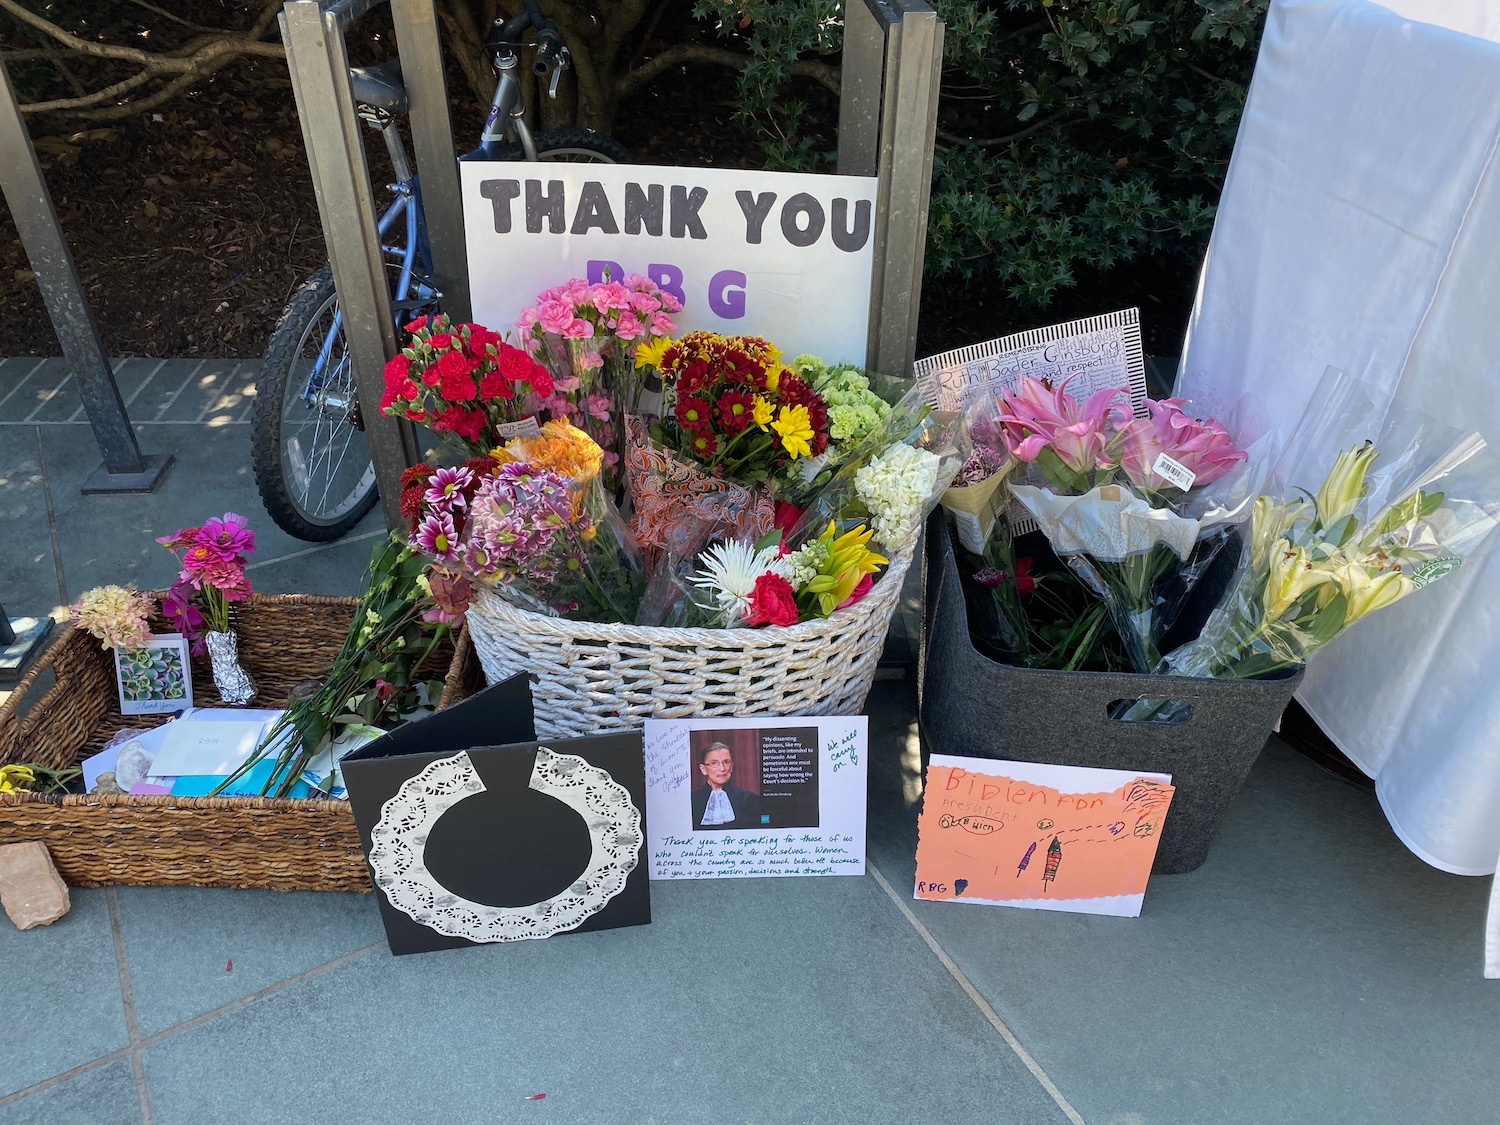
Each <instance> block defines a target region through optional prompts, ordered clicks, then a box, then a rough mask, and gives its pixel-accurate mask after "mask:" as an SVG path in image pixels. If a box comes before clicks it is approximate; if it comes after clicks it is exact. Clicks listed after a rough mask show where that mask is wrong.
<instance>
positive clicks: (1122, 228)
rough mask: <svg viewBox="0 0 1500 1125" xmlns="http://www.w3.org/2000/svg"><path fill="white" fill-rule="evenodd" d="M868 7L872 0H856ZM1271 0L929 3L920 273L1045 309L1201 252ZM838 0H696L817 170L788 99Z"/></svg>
mask: <svg viewBox="0 0 1500 1125" xmlns="http://www.w3.org/2000/svg"><path fill="white" fill-rule="evenodd" d="M851 2H862V0H851ZM1266 5H1267V0H1137V2H1133V3H1121V2H1111V0H998V2H993V3H980V2H977V0H933V7H934V8H936V9H937V11H938V14H939V15H940V16H941V17H942V19H943V21H944V23H945V24H946V28H947V30H946V36H945V40H944V60H943V61H944V70H943V85H942V100H941V102H940V106H939V115H938V116H939V122H938V132H939V142H938V153H937V157H936V162H935V163H936V166H935V171H934V177H933V194H932V207H931V211H930V225H929V230H928V242H927V269H928V271H929V272H930V273H933V274H957V275H959V276H962V277H965V278H972V277H976V276H980V275H983V276H985V277H988V278H990V279H991V280H992V281H993V282H995V283H996V284H997V285H999V286H1002V287H1003V288H1004V289H1006V290H1007V291H1008V292H1009V293H1010V294H1011V295H1012V296H1013V297H1015V298H1017V299H1020V300H1024V301H1027V302H1031V303H1036V304H1041V303H1044V302H1046V301H1047V300H1048V298H1049V297H1051V296H1052V294H1053V293H1054V292H1056V291H1057V290H1058V289H1061V288H1066V287H1068V286H1070V285H1072V284H1073V282H1074V269H1075V267H1077V266H1078V265H1080V264H1087V265H1091V266H1095V267H1098V268H1101V269H1107V268H1108V267H1110V266H1111V265H1114V264H1116V263H1118V262H1122V261H1127V260H1129V259H1130V258H1133V257H1135V256H1136V255H1139V254H1142V253H1146V252H1156V253H1161V252H1165V253H1180V254H1185V255H1192V256H1196V255H1198V254H1201V252H1202V249H1203V246H1204V244H1205V242H1206V240H1207V236H1208V231H1209V229H1210V227H1211V224H1212V222H1213V214H1214V204H1215V201H1216V200H1217V197H1218V194H1219V190H1220V188H1221V186H1222V182H1223V175H1224V170H1225V167H1226V166H1227V164H1228V160H1229V153H1230V150H1231V148H1232V147H1233V143H1234V134H1235V129H1236V126H1237V124H1238V121H1239V114H1240V110H1241V108H1242V107H1243V105H1244V98H1245V89H1246V85H1247V84H1248V82H1249V77H1250V72H1251V69H1252V67H1253V65H1254V54H1255V42H1256V39H1257V36H1258V30H1259V25H1260V20H1261V18H1262V16H1263V15H1264V12H1265V9H1266ZM842 7H843V6H842V4H840V3H837V2H835V0H732V2H727V3H726V2H724V0H697V2H696V5H695V14H697V15H698V16H699V17H700V18H710V19H715V20H716V21H717V23H718V26H719V28H720V31H721V32H722V33H723V34H725V35H734V36H740V37H743V39H744V42H745V46H746V47H747V49H748V50H749V51H750V53H751V54H752V56H753V59H754V61H753V63H752V64H751V65H750V66H747V67H746V68H745V69H744V70H743V71H742V72H741V74H740V79H739V82H740V86H739V93H740V98H741V109H740V113H741V116H742V117H743V118H744V119H746V120H749V121H753V122H755V123H756V124H757V125H758V126H759V127H760V128H761V129H762V130H763V132H764V134H765V137H766V142H767V145H766V147H767V155H768V158H769V159H770V160H771V162H772V163H775V164H780V165H782V166H792V167H820V166H823V161H825V160H826V159H827V154H825V153H820V152H818V151H817V147H816V145H814V144H813V143H812V142H810V141H809V140H808V139H807V138H805V137H803V136H802V135H801V122H802V115H803V114H804V113H805V107H804V106H803V105H802V104H801V103H800V102H798V101H796V100H795V99H788V98H787V97H786V93H787V89H788V86H789V79H790V74H791V66H792V64H793V63H794V61H795V60H796V59H797V57H798V56H799V55H804V56H805V55H807V54H808V53H816V54H821V55H827V54H830V53H832V52H834V51H836V50H837V49H838V47H839V45H840V43H841V40H842Z"/></svg>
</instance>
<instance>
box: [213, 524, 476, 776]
mask: <svg viewBox="0 0 1500 1125" xmlns="http://www.w3.org/2000/svg"><path fill="white" fill-rule="evenodd" d="M427 566H428V560H427V559H425V558H424V557H423V556H422V555H421V554H420V553H418V552H417V551H416V550H414V549H413V548H412V547H411V545H410V544H408V543H407V542H405V540H404V539H403V538H402V537H401V536H400V535H395V534H393V535H391V536H389V537H388V538H386V539H383V540H381V542H380V543H379V544H378V545H377V546H376V548H375V551H374V553H373V554H372V555H371V557H370V564H369V566H368V568H367V569H366V571H365V575H364V581H363V583H362V590H361V593H360V598H359V604H358V605H357V606H356V607H355V610H354V619H353V621H352V622H351V624H350V626H349V631H348V633H346V634H345V636H344V641H343V644H342V645H341V646H340V647H339V651H338V653H337V655H335V656H334V658H333V661H332V663H331V664H330V665H329V667H328V668H327V669H325V670H324V671H323V674H322V679H321V682H320V683H319V684H318V685H317V687H316V689H315V690H313V691H311V692H309V693H307V694H303V695H296V694H294V695H293V698H292V699H291V701H290V702H288V704H287V707H286V710H285V711H284V712H282V714H281V716H280V718H278V719H277V720H276V722H275V723H273V724H272V726H271V729H270V730H269V731H268V732H267V733H266V736H265V737H264V738H263V739H262V740H261V743H260V745H259V746H258V747H256V750H255V752H254V753H253V754H252V755H251V756H250V757H249V758H248V759H247V760H246V761H245V763H244V765H242V766H241V767H240V768H239V769H237V770H236V771H235V772H234V773H233V774H231V775H230V776H229V777H227V778H225V779H224V780H223V781H222V782H220V783H219V785H218V786H217V787H216V788H215V789H214V793H220V792H222V791H223V790H225V789H226V788H228V787H229V786H230V785H232V784H233V783H234V782H236V781H238V780H239V779H240V778H241V777H243V776H244V775H245V774H246V773H248V772H249V771H250V769H251V768H252V767H253V766H255V765H256V764H257V763H258V762H261V761H263V760H265V759H267V758H269V757H270V756H271V755H272V754H274V755H275V759H274V760H275V765H274V767H273V769H272V770H271V773H270V776H269V777H268V778H267V780H266V783H265V785H264V787H263V788H262V789H261V792H262V794H266V795H271V796H276V797H285V796H287V795H288V794H290V793H291V791H292V788H293V787H294V786H295V785H296V784H297V783H298V781H300V780H302V779H303V774H304V771H306V770H308V769H309V768H310V767H311V766H313V765H314V764H318V763H326V767H327V769H328V770H329V771H330V772H331V770H332V766H333V764H334V756H335V754H336V753H337V751H338V749H339V746H340V745H344V746H346V748H348V749H352V748H353V744H352V743H350V742H349V740H348V739H347V738H346V737H345V731H346V730H347V729H348V728H350V727H356V728H358V727H380V728H382V729H386V730H390V729H394V728H395V727H397V726H400V725H401V724H402V723H404V722H406V721H408V719H410V718H412V717H415V715H417V714H419V713H421V711H422V709H423V707H424V705H425V706H436V704H437V701H438V699H439V697H440V696H441V694H442V682H441V676H442V670H441V669H440V668H437V667H435V666H434V664H433V657H434V654H435V653H436V651H437V649H438V646H439V645H440V644H441V643H442V640H443V638H444V637H445V636H446V635H447V634H448V631H449V627H450V625H451V624H453V623H455V622H457V621H461V620H462V619H463V612H464V609H465V608H467V594H466V591H465V590H464V589H463V588H462V586H461V585H459V584H458V583H457V582H455V581H454V580H453V578H452V576H449V577H446V578H445V577H441V576H437V575H434V576H433V577H432V578H431V579H429V578H428V577H427V575H426V574H425V571H426V570H427ZM316 772H317V773H318V774H319V775H320V776H321V774H322V772H323V770H322V769H320V770H318V771H316ZM319 787H320V788H322V789H324V790H327V789H329V788H330V785H329V784H327V783H325V784H323V785H321V786H319Z"/></svg>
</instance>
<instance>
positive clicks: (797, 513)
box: [772, 500, 803, 554]
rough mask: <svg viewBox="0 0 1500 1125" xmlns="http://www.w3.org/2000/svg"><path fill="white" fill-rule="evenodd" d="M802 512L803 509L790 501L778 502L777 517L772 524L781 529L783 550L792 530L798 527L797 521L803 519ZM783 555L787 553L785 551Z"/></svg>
mask: <svg viewBox="0 0 1500 1125" xmlns="http://www.w3.org/2000/svg"><path fill="white" fill-rule="evenodd" d="M802 511H803V509H801V508H799V507H797V505H795V504H793V503H792V502H791V501H790V500H778V501H776V517H775V519H774V520H773V521H772V523H773V525H774V526H775V527H778V528H780V529H781V532H782V547H783V548H785V546H786V536H788V535H790V534H791V533H792V528H794V527H796V526H797V521H798V520H800V519H801V518H802ZM781 553H782V554H786V551H785V550H784V549H783V550H782V552H781Z"/></svg>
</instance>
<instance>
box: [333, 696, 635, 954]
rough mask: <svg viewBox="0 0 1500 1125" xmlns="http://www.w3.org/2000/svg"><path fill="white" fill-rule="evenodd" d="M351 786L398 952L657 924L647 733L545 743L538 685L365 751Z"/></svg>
mask: <svg viewBox="0 0 1500 1125" xmlns="http://www.w3.org/2000/svg"><path fill="white" fill-rule="evenodd" d="M398 736H399V737H398ZM507 743H509V744H507ZM344 776H345V779H346V783H347V785H348V788H349V800H350V804H351V805H352V806H353V810H354V818H355V822H356V824H357V825H358V827H359V834H360V842H361V844H362V846H363V847H364V849H365V855H366V857H367V858H368V860H369V862H370V868H371V872H372V874H373V876H374V879H375V885H376V893H377V895H378V896H379V902H380V911H381V917H382V920H383V921H384V923H385V928H386V937H387V939H388V941H389V943H390V947H391V952H392V953H397V954H401V953H418V952H424V951H427V950H433V949H451V948H454V947H457V946H463V945H476V944H487V943H491V942H504V941H515V940H522V939H527V938H542V937H550V936H552V935H553V934H559V933H569V932H578V931H584V930H602V929H610V928H613V927H617V926H632V925H642V924H644V923H647V922H649V921H650V920H651V901H650V889H649V884H648V882H647V876H646V867H645V863H644V844H645V839H646V832H645V807H646V800H645V789H646V781H645V768H644V762H643V755H642V747H641V736H640V734H639V733H630V734H616V735H602V736H598V737H594V738H575V739H554V740H543V741H536V738H535V733H534V729H533V728H532V714H531V700H530V689H529V685H528V684H527V682H526V678H525V677H524V676H517V677H513V678H512V679H510V680H507V681H505V682H504V683H502V684H496V685H495V686H494V687H492V688H489V689H487V690H486V691H485V692H481V693H480V694H479V695H476V696H474V697H472V698H471V699H468V700H465V701H464V702H463V703H460V704H458V705H457V706H455V707H452V708H449V709H447V710H445V711H440V712H438V713H437V714H435V715H433V716H431V717H429V718H427V719H424V720H422V721H421V722H418V723H413V724H409V725H408V726H406V727H402V728H401V729H400V730H398V731H396V732H393V733H392V734H391V735H388V736H387V737H386V738H383V739H379V740H377V741H375V742H372V743H370V744H368V745H367V746H363V747H361V748H360V750H359V751H358V752H357V753H356V754H354V755H351V756H350V757H349V758H346V759H344Z"/></svg>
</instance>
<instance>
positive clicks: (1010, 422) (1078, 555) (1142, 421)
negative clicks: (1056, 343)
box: [999, 377, 1250, 672]
mask: <svg viewBox="0 0 1500 1125" xmlns="http://www.w3.org/2000/svg"><path fill="white" fill-rule="evenodd" d="M1069 381H1071V380H1064V382H1063V383H1062V384H1060V385H1058V386H1056V387H1054V386H1052V385H1051V384H1050V383H1049V382H1048V381H1046V380H1041V379H1034V378H1031V377H1027V378H1025V379H1023V380H1022V381H1021V383H1020V385H1019V386H1018V387H1017V389H1016V390H1015V391H1006V392H1003V393H1002V394H1001V396H1000V403H999V424H1000V427H1001V432H1002V434H1003V436H1004V438H1005V442H1006V445H1007V448H1008V449H1009V451H1010V453H1011V455H1012V456H1013V457H1015V458H1016V460H1018V461H1020V462H1023V463H1024V464H1025V465H1027V466H1029V467H1030V468H1029V472H1027V473H1026V476H1025V481H1026V483H1018V482H1017V481H1015V480H1013V481H1012V482H1011V485H1010V492H1011V495H1012V496H1014V497H1015V499H1016V500H1017V501H1019V502H1020V503H1021V505H1022V506H1023V507H1024V508H1025V509H1026V510H1027V511H1028V512H1030V514H1031V516H1032V517H1033V518H1034V519H1035V520H1036V522H1037V524H1038V525H1039V526H1040V527H1041V528H1042V530H1043V531H1044V532H1045V533H1046V535H1047V538H1048V540H1049V541H1050V542H1051V544H1052V547H1053V549H1054V550H1055V551H1056V552H1057V553H1058V554H1059V555H1060V556H1062V557H1064V558H1065V559H1067V561H1068V563H1069V565H1070V566H1072V567H1074V569H1075V570H1076V571H1077V572H1078V574H1079V575H1080V577H1081V578H1083V579H1084V581H1085V582H1086V583H1087V584H1088V585H1089V586H1090V587H1091V588H1092V589H1093V590H1094V591H1095V592H1096V593H1097V594H1098V595H1099V596H1100V597H1102V598H1103V599H1104V600H1105V601H1106V602H1107V603H1108V604H1109V606H1110V609H1111V612H1112V613H1113V615H1114V619H1115V626H1116V629H1117V630H1118V631H1119V633H1120V636H1121V638H1122V639H1123V640H1124V642H1125V644H1126V648H1127V650H1128V651H1129V652H1130V654H1131V658H1132V660H1133V662H1134V663H1135V665H1136V669H1137V670H1138V671H1141V672H1150V671H1152V670H1154V669H1155V668H1156V666H1157V663H1158V661H1159V659H1160V656H1159V653H1158V652H1157V645H1158V642H1159V641H1160V639H1161V637H1162V635H1163V633H1164V632H1165V631H1166V629H1167V627H1168V626H1170V624H1171V622H1172V618H1173V617H1174V616H1175V615H1176V613H1177V611H1178V610H1179V609H1180V608H1181V605H1182V602H1183V600H1184V598H1185V596H1186V594H1187V592H1188V591H1189V590H1190V589H1191V587H1192V585H1193V583H1194V582H1196V580H1197V579H1198V577H1199V576H1201V574H1202V573H1203V571H1204V569H1205V568H1206V567H1207V565H1208V563H1209V562H1211V561H1212V559H1213V557H1214V556H1215V555H1216V554H1217V552H1218V551H1219V550H1220V549H1221V548H1222V547H1223V545H1224V543H1225V542H1226V541H1227V539H1228V535H1229V531H1230V527H1229V525H1231V524H1233V523H1236V522H1239V521H1242V520H1243V519H1244V518H1245V516H1246V515H1248V506H1249V499H1250V496H1249V493H1248V490H1247V480H1246V476H1247V475H1246V474H1244V473H1240V474H1237V475H1236V476H1234V477H1231V476H1230V473H1231V470H1233V469H1235V468H1236V466H1237V465H1239V463H1241V462H1244V461H1246V460H1247V454H1246V453H1245V452H1244V450H1242V449H1240V448H1238V447H1237V446H1236V445H1235V443H1234V441H1233V439H1232V438H1231V437H1230V436H1229V434H1228V432H1227V431H1226V430H1225V429H1224V428H1223V427H1222V426H1221V425H1219V423H1218V422H1216V421H1215V420H1214V419H1212V418H1210V419H1207V420H1205V421H1199V420H1198V419H1196V418H1193V417H1191V416H1190V415H1188V414H1187V413H1185V412H1184V411H1183V409H1182V408H1183V406H1184V405H1185V402H1184V400H1181V399H1163V400H1161V401H1160V402H1154V401H1152V400H1150V399H1148V400H1146V409H1147V411H1148V413H1147V416H1146V417H1141V418H1136V417H1132V416H1131V413H1130V411H1129V408H1128V406H1127V404H1126V399H1127V394H1126V391H1125V390H1124V388H1109V389H1105V390H1100V391H1097V392H1095V393H1094V394H1093V395H1091V396H1090V397H1089V398H1088V400H1087V401H1085V402H1084V403H1082V404H1080V403H1079V402H1078V401H1077V400H1076V399H1074V398H1073V396H1072V395H1070V394H1068V393H1067V383H1068V382H1069ZM1221 482H1222V483H1221ZM1211 486H1216V487H1211Z"/></svg>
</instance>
